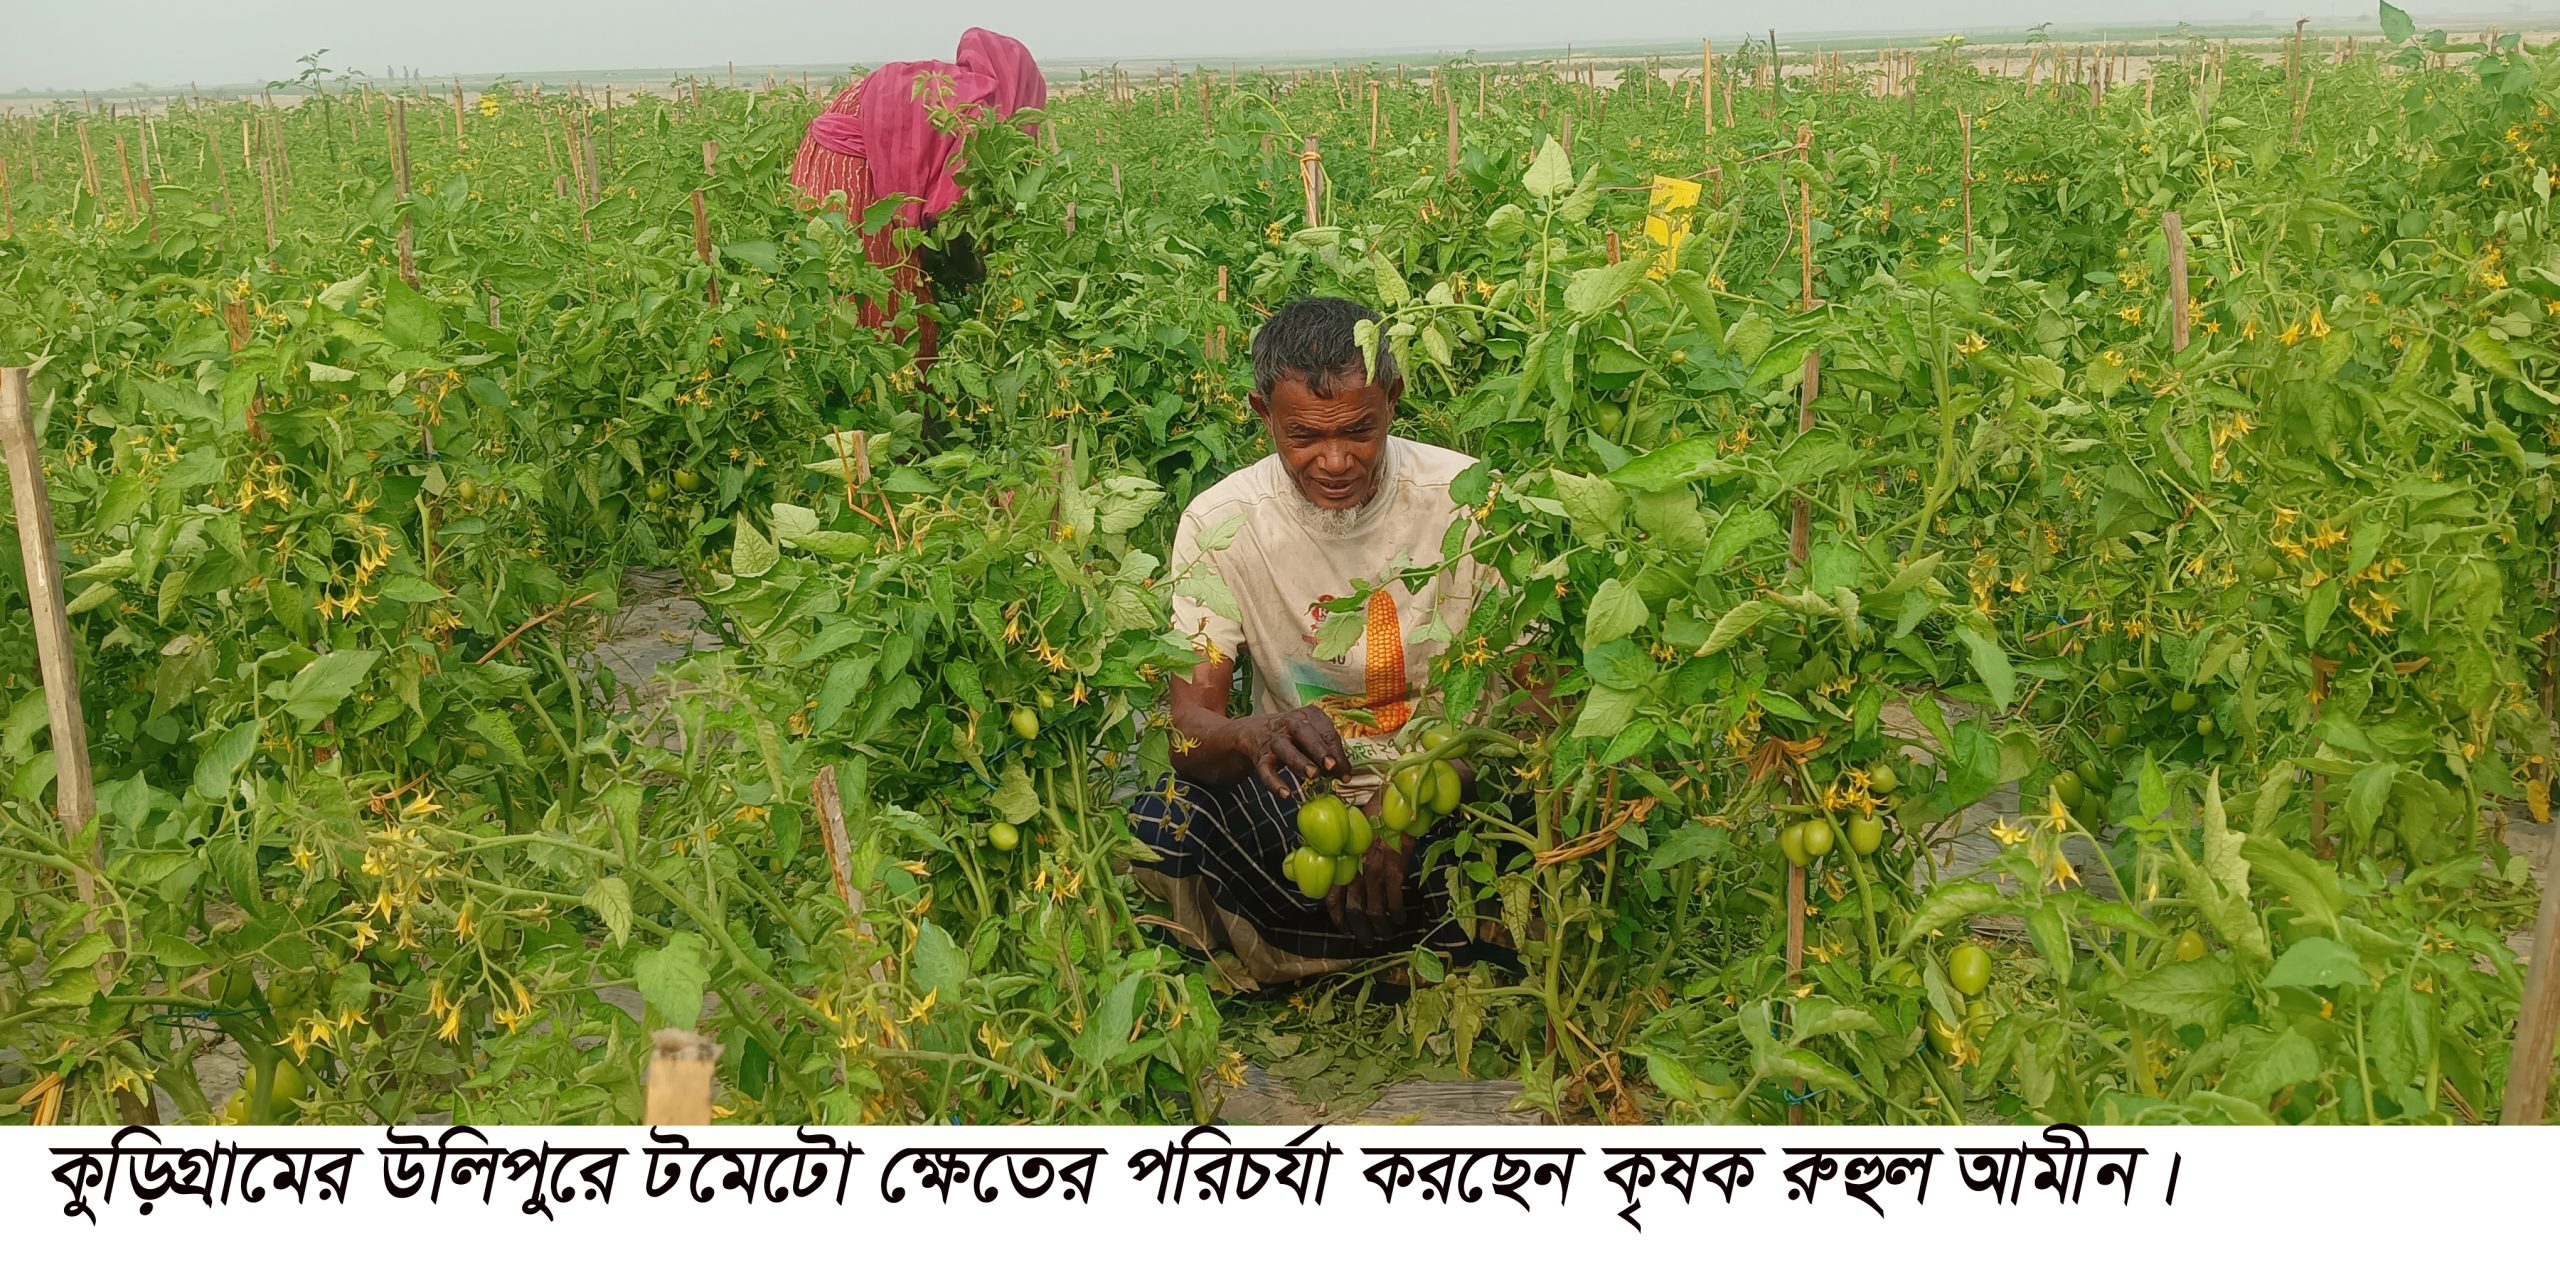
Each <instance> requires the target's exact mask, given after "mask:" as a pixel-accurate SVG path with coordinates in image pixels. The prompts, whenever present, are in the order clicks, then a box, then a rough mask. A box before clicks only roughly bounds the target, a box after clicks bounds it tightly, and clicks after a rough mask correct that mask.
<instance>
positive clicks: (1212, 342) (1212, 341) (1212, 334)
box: [1209, 265, 1227, 364]
mask: <svg viewBox="0 0 2560 1280" xmlns="http://www.w3.org/2000/svg"><path fill="white" fill-rule="evenodd" d="M1226 304H1227V269H1226V267H1224V266H1223V265H1222V266H1220V267H1219V268H1218V305H1219V306H1222V307H1223V306H1225V305H1226ZM1209 359H1210V361H1211V363H1214V364H1224V363H1226V359H1227V326H1225V325H1224V324H1221V325H1219V326H1218V327H1217V328H1215V329H1212V330H1210V331H1209Z"/></svg>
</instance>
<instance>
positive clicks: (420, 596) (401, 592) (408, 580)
mask: <svg viewBox="0 0 2560 1280" xmlns="http://www.w3.org/2000/svg"><path fill="white" fill-rule="evenodd" d="M450 594H451V593H450V592H448V591H446V590H445V589H444V588H442V587H439V586H437V585H436V584H434V583H432V582H429V581H427V580H426V579H424V578H419V577H414V576H412V575H409V574H405V573H395V574H392V575H391V576H390V577H387V578H384V579H383V580H382V598H383V599H385V600H396V601H398V602H400V603H401V604H427V603H430V602H432V601H436V600H442V599H444V598H445V597H446V596H447V595H450Z"/></svg>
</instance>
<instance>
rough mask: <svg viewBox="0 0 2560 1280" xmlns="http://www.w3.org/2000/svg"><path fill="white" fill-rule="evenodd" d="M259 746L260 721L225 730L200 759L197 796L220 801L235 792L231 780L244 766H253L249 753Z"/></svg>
mask: <svg viewBox="0 0 2560 1280" xmlns="http://www.w3.org/2000/svg"><path fill="white" fill-rule="evenodd" d="M257 747H258V722H257V721H255V720H243V721H241V722H240V723H238V724H235V725H233V726H231V727H230V728H229V729H226V730H224V731H223V733H222V735H221V736H220V737H218V738H215V739H214V740H213V745H212V746H210V747H207V748H205V752H204V754H203V755H201V756H198V757H196V774H195V784H194V787H195V793H196V794H197V795H199V796H202V797H204V798H205V799H207V800H220V799H221V798H222V797H223V796H224V795H226V794H228V793H229V792H230V790H231V780H232V778H233V777H235V776H237V775H238V774H239V772H240V766H242V765H245V764H247V763H249V753H250V752H252V751H255V750H256V749H257Z"/></svg>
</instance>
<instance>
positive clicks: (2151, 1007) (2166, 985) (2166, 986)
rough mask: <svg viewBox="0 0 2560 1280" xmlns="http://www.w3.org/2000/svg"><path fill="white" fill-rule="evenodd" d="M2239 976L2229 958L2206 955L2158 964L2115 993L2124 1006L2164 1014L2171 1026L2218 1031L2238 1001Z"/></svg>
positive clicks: (2216, 1033) (2216, 1032) (2214, 1032)
mask: <svg viewBox="0 0 2560 1280" xmlns="http://www.w3.org/2000/svg"><path fill="white" fill-rule="evenodd" d="M2238 979H2239V975H2238V974H2236V973H2234V972H2233V971H2232V968H2231V962H2230V961H2229V960H2227V959H2225V958H2223V957H2221V956H2214V955H2209V956H2205V957H2203V958H2201V959H2197V960H2181V961H2177V962H2175V963H2171V964H2164V965H2160V966H2158V967H2156V968H2154V969H2152V970H2150V971H2149V972H2147V973H2143V974H2140V975H2138V976H2136V977H2135V978H2134V979H2133V980H2132V981H2130V982H2127V983H2125V984H2124V985H2123V986H2121V987H2118V988H2116V991H2115V996H2116V999H2117V1000H2118V1001H2120V1002H2122V1003H2123V1004H2124V1006H2125V1007H2126V1008H2129V1009H2136V1010H2139V1011H2141V1012H2143V1013H2148V1014H2155V1015H2157V1016H2159V1017H2162V1018H2166V1019H2168V1020H2169V1023H2170V1025H2172V1026H2179V1027H2202V1028H2204V1032H2205V1034H2206V1035H2219V1034H2221V1031H2222V1024H2223V1022H2224V1021H2225V1020H2227V1019H2228V1018H2229V1017H2230V1016H2231V1011H2232V1009H2233V1008H2234V1007H2236V1006H2237V1005H2238V1004H2239V1002H2240V991H2239V987H2238Z"/></svg>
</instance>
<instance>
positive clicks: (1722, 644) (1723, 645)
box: [1698, 600, 1770, 658]
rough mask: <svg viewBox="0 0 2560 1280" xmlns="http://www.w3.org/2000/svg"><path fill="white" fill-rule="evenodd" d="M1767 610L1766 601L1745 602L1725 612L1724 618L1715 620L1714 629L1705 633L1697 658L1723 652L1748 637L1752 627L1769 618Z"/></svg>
mask: <svg viewBox="0 0 2560 1280" xmlns="http://www.w3.org/2000/svg"><path fill="white" fill-rule="evenodd" d="M1769 608H1770V606H1769V604H1768V603H1767V602H1766V601H1762V600H1745V601H1743V602H1742V603H1740V604H1738V605H1735V606H1734V607H1732V608H1730V609H1727V610H1725V614H1724V616H1723V617H1721V618H1718V619H1716V625H1715V627H1714V628H1713V629H1712V630H1710V631H1708V632H1707V642H1706V643H1705V644H1702V645H1700V646H1698V656H1699V657H1702V658H1703V657H1706V656H1708V655H1709V654H1716V653H1722V652H1724V651H1725V650H1726V649H1727V648H1729V647H1731V646H1732V644H1733V642H1735V641H1737V640H1740V639H1741V638H1742V637H1744V636H1746V635H1749V634H1750V633H1751V629H1752V628H1753V627H1756V626H1759V625H1760V620H1761V619H1763V618H1766V617H1768V616H1769Z"/></svg>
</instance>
